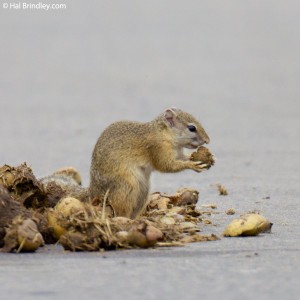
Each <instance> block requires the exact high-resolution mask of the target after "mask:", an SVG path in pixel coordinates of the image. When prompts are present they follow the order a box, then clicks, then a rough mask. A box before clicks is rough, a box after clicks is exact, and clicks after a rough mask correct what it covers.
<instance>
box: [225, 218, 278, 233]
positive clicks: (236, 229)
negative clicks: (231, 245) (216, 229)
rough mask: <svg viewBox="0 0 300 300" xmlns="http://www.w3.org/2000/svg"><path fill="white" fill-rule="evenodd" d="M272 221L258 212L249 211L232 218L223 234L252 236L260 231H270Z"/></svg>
mask: <svg viewBox="0 0 300 300" xmlns="http://www.w3.org/2000/svg"><path fill="white" fill-rule="evenodd" d="M272 225H273V224H272V223H271V222H270V221H269V220H267V219H266V218H265V217H263V216H262V215H259V214H255V213H251V214H245V215H242V216H241V217H240V218H239V219H234V220H233V221H232V222H231V223H230V224H229V225H228V226H227V227H226V229H225V231H224V233H223V235H224V236H230V237H235V236H254V235H258V234H260V233H262V232H270V231H271V228H272Z"/></svg>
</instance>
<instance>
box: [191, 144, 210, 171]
mask: <svg viewBox="0 0 300 300" xmlns="http://www.w3.org/2000/svg"><path fill="white" fill-rule="evenodd" d="M190 160H192V161H201V162H202V163H203V164H206V165H207V169H209V168H210V167H211V166H213V165H214V164H215V159H214V156H213V154H212V153H211V152H210V151H209V149H208V148H206V147H204V146H200V147H198V148H197V150H196V151H195V152H193V153H192V154H191V156H190Z"/></svg>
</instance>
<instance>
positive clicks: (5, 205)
mask: <svg viewBox="0 0 300 300" xmlns="http://www.w3.org/2000/svg"><path fill="white" fill-rule="evenodd" d="M20 217H21V218H23V219H32V220H34V221H35V223H36V224H37V226H38V230H39V232H41V234H42V235H43V237H44V239H45V242H46V243H48V244H51V243H53V242H54V240H53V238H52V235H51V234H50V230H49V226H48V222H47V219H46V217H45V215H44V214H42V213H39V212H38V211H34V210H31V209H26V208H25V207H24V206H23V205H22V204H21V203H20V202H18V201H16V200H14V199H13V198H12V197H11V195H10V194H9V192H8V190H7V189H6V188H5V187H3V186H1V185H0V248H1V247H3V246H4V237H5V235H6V229H7V228H9V227H10V226H11V225H12V223H13V220H14V219H16V218H20Z"/></svg>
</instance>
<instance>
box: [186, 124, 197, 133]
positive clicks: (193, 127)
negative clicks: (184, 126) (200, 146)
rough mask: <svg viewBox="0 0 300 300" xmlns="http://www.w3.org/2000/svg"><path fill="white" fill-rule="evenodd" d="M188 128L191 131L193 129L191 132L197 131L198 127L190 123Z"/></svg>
mask: <svg viewBox="0 0 300 300" xmlns="http://www.w3.org/2000/svg"><path fill="white" fill-rule="evenodd" d="M188 129H189V131H191V132H195V131H197V129H196V127H195V126H194V125H188Z"/></svg>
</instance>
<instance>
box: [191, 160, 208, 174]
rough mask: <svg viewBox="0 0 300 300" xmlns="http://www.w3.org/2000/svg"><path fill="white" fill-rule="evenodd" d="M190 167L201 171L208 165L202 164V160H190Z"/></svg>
mask: <svg viewBox="0 0 300 300" xmlns="http://www.w3.org/2000/svg"><path fill="white" fill-rule="evenodd" d="M190 168H191V169H192V170H194V171H196V172H202V171H204V170H207V168H208V165H207V164H204V163H203V162H202V161H191V162H190Z"/></svg>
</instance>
